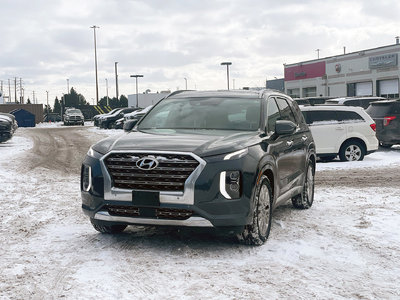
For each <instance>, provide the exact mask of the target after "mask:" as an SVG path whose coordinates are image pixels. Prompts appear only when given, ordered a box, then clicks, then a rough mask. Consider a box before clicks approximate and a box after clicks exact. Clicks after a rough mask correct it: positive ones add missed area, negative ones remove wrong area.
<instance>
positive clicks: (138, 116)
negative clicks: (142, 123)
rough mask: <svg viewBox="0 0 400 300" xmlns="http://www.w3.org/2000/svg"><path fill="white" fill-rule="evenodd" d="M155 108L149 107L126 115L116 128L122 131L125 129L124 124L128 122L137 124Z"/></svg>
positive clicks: (117, 123)
mask: <svg viewBox="0 0 400 300" xmlns="http://www.w3.org/2000/svg"><path fill="white" fill-rule="evenodd" d="M152 107H153V105H150V106H147V107H146V108H144V109H140V110H136V111H133V112H131V113H128V114H126V115H125V116H124V117H123V118H122V119H119V120H118V121H117V122H116V123H115V124H116V125H115V128H117V129H122V128H124V124H125V123H126V122H128V121H130V122H133V121H134V122H135V124H136V123H137V122H138V121H139V120H140V119H141V118H143V116H144V115H145V114H146V113H147V112H148V111H150V109H151V108H152Z"/></svg>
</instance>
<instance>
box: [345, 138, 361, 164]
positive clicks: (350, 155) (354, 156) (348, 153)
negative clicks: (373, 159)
mask: <svg viewBox="0 0 400 300" xmlns="http://www.w3.org/2000/svg"><path fill="white" fill-rule="evenodd" d="M364 155H365V149H364V146H363V145H362V144H361V143H360V142H358V141H347V142H345V143H344V144H343V145H342V147H341V148H340V151H339V157H340V160H341V161H361V160H363V159H364Z"/></svg>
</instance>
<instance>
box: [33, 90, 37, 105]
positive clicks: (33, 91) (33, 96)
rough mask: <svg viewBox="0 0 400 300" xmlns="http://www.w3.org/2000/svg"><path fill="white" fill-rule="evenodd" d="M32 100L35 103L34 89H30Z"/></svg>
mask: <svg viewBox="0 0 400 300" xmlns="http://www.w3.org/2000/svg"><path fill="white" fill-rule="evenodd" d="M32 102H33V103H35V91H32ZM36 104H37V103H36Z"/></svg>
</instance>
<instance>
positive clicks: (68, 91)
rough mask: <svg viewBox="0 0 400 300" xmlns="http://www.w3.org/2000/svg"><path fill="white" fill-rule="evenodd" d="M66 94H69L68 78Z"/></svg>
mask: <svg viewBox="0 0 400 300" xmlns="http://www.w3.org/2000/svg"><path fill="white" fill-rule="evenodd" d="M67 94H69V78H67Z"/></svg>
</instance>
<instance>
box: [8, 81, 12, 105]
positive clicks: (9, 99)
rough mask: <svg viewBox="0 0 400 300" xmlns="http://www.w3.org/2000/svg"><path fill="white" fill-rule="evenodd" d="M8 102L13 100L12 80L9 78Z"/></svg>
mask: <svg viewBox="0 0 400 300" xmlns="http://www.w3.org/2000/svg"><path fill="white" fill-rule="evenodd" d="M8 102H11V82H10V79H8Z"/></svg>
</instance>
